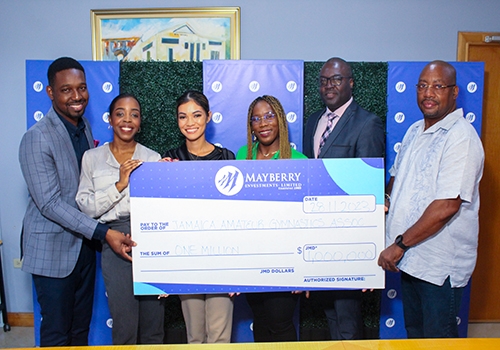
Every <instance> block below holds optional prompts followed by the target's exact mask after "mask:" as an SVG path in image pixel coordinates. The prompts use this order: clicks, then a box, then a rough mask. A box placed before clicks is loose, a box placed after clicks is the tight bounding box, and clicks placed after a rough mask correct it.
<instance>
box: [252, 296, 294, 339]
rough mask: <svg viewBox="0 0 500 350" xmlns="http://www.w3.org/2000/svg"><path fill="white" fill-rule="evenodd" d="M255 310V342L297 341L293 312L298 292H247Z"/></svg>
mask: <svg viewBox="0 0 500 350" xmlns="http://www.w3.org/2000/svg"><path fill="white" fill-rule="evenodd" d="M245 295H246V298H247V302H248V305H250V308H251V309H252V312H253V338H254V341H255V342H281V341H297V330H296V329H295V326H294V324H293V314H294V312H295V307H296V306H297V301H298V299H299V295H298V294H292V293H291V292H273V293H248V294H245Z"/></svg>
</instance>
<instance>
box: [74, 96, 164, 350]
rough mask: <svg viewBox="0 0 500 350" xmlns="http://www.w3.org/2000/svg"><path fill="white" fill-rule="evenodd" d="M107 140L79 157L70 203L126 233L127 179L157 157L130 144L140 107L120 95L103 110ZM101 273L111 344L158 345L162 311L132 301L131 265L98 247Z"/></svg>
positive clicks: (146, 301) (149, 300)
mask: <svg viewBox="0 0 500 350" xmlns="http://www.w3.org/2000/svg"><path fill="white" fill-rule="evenodd" d="M109 125H110V126H111V127H112V128H113V141H111V142H110V143H107V144H104V145H103V146H101V147H98V148H94V149H90V150H88V151H87V152H85V154H84V155H83V159H82V171H81V175H80V186H79V188H78V193H77V195H76V201H77V203H78V206H79V207H80V210H81V211H83V212H84V213H86V214H87V215H89V216H91V217H93V218H96V219H98V220H99V221H100V222H102V223H105V224H107V225H108V226H109V227H111V228H113V229H115V230H118V231H121V232H123V233H124V234H130V193H129V179H130V174H131V173H132V171H133V170H134V169H136V168H137V167H139V166H140V165H141V164H142V163H143V162H153V161H158V160H159V159H160V155H159V154H158V153H157V152H155V151H153V150H151V149H149V148H147V147H144V146H143V145H141V144H139V143H138V142H137V141H135V135H136V134H137V133H138V132H139V131H140V129H141V105H140V103H139V101H138V100H137V98H135V97H134V96H133V95H130V94H120V95H118V96H117V97H116V98H115V99H114V100H113V101H112V102H111V105H110V107H109ZM101 259H102V260H101V264H102V273H103V277H104V283H105V285H106V291H107V294H108V305H109V310H110V312H111V317H112V318H113V330H112V334H113V344H114V345H122V344H162V343H163V335H164V330H163V320H164V307H163V305H162V303H161V301H160V300H158V299H157V298H156V297H154V296H134V291H133V281H132V264H131V263H130V262H129V261H126V260H125V259H123V258H121V257H120V256H119V255H117V254H116V253H115V252H114V251H113V250H112V249H111V248H110V247H109V246H108V244H107V243H106V242H103V249H102V256H101Z"/></svg>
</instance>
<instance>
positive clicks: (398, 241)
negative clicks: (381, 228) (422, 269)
mask: <svg viewBox="0 0 500 350" xmlns="http://www.w3.org/2000/svg"><path fill="white" fill-rule="evenodd" d="M394 243H396V245H397V246H398V247H399V248H401V249H403V251H405V252H406V251H407V250H408V249H410V248H411V247H408V246H407V245H404V244H403V235H399V236H397V237H396V239H395V240H394Z"/></svg>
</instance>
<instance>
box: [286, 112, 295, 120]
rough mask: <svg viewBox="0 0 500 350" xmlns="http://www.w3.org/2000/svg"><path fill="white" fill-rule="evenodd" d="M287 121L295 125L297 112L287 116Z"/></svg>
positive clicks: (289, 113)
mask: <svg viewBox="0 0 500 350" xmlns="http://www.w3.org/2000/svg"><path fill="white" fill-rule="evenodd" d="M286 120H287V121H288V122H289V123H295V121H296V120H297V113H295V112H288V113H287V114H286Z"/></svg>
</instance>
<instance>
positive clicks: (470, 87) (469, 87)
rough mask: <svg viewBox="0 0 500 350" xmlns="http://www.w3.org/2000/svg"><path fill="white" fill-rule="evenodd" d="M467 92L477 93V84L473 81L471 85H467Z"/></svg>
mask: <svg viewBox="0 0 500 350" xmlns="http://www.w3.org/2000/svg"><path fill="white" fill-rule="evenodd" d="M467 91H469V92H470V93H471V94H473V93H475V92H476V91H477V84H476V83H475V82H473V81H471V82H470V83H469V84H467Z"/></svg>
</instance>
